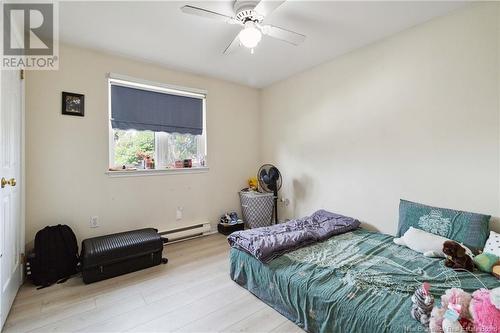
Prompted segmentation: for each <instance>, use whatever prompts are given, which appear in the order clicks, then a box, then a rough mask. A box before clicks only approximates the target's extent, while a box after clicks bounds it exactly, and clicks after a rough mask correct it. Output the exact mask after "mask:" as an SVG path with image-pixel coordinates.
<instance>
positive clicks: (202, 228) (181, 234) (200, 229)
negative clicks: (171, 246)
mask: <svg viewBox="0 0 500 333" xmlns="http://www.w3.org/2000/svg"><path fill="white" fill-rule="evenodd" d="M212 233H213V231H212V226H211V225H210V223H200V224H193V225H189V226H185V227H182V228H177V229H171V230H165V231H160V232H159V234H160V235H162V236H164V237H166V238H168V242H169V243H172V242H179V241H183V240H187V239H191V238H195V237H201V236H206V235H210V234H212Z"/></svg>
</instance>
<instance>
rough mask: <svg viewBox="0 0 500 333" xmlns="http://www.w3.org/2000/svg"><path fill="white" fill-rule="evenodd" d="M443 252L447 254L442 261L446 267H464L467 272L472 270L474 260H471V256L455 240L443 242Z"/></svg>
mask: <svg viewBox="0 0 500 333" xmlns="http://www.w3.org/2000/svg"><path fill="white" fill-rule="evenodd" d="M443 253H444V254H446V256H447V257H446V260H445V262H444V264H445V265H446V267H450V268H453V269H455V270H464V269H465V270H468V271H469V272H472V271H473V270H474V262H473V261H472V258H471V256H470V255H468V254H467V250H466V249H465V248H464V247H463V246H462V245H460V244H458V243H457V242H454V241H446V242H444V244H443Z"/></svg>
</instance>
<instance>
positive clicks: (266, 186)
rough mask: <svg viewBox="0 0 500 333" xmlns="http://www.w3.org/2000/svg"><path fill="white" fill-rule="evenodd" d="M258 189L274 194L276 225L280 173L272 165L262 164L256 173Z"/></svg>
mask: <svg viewBox="0 0 500 333" xmlns="http://www.w3.org/2000/svg"><path fill="white" fill-rule="evenodd" d="M257 178H258V179H259V185H260V188H261V189H263V190H264V191H266V192H272V193H273V194H274V223H275V224H278V191H279V189H280V188H281V173H280V171H279V170H278V168H277V167H275V166H274V165H272V164H264V165H263V166H261V167H260V169H259V172H258V173H257Z"/></svg>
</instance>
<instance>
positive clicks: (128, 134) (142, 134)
mask: <svg viewBox="0 0 500 333" xmlns="http://www.w3.org/2000/svg"><path fill="white" fill-rule="evenodd" d="M113 135H114V140H115V164H116V165H137V164H139V163H140V160H141V159H142V158H141V157H140V156H141V155H143V156H144V155H149V156H150V157H151V158H154V152H155V134H154V132H150V131H123V130H113Z"/></svg>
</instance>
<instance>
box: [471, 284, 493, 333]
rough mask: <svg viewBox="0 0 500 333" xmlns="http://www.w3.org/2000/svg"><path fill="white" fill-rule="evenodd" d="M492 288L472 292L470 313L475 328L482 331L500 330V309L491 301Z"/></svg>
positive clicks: (485, 332)
mask: <svg viewBox="0 0 500 333" xmlns="http://www.w3.org/2000/svg"><path fill="white" fill-rule="evenodd" d="M490 294H491V290H488V289H479V290H476V291H475V292H474V293H472V301H471V302H470V307H469V310H470V313H471V314H472V318H473V319H474V329H475V331H476V332H481V333H497V332H500V309H497V308H496V307H495V305H493V304H492V303H491V296H490Z"/></svg>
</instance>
